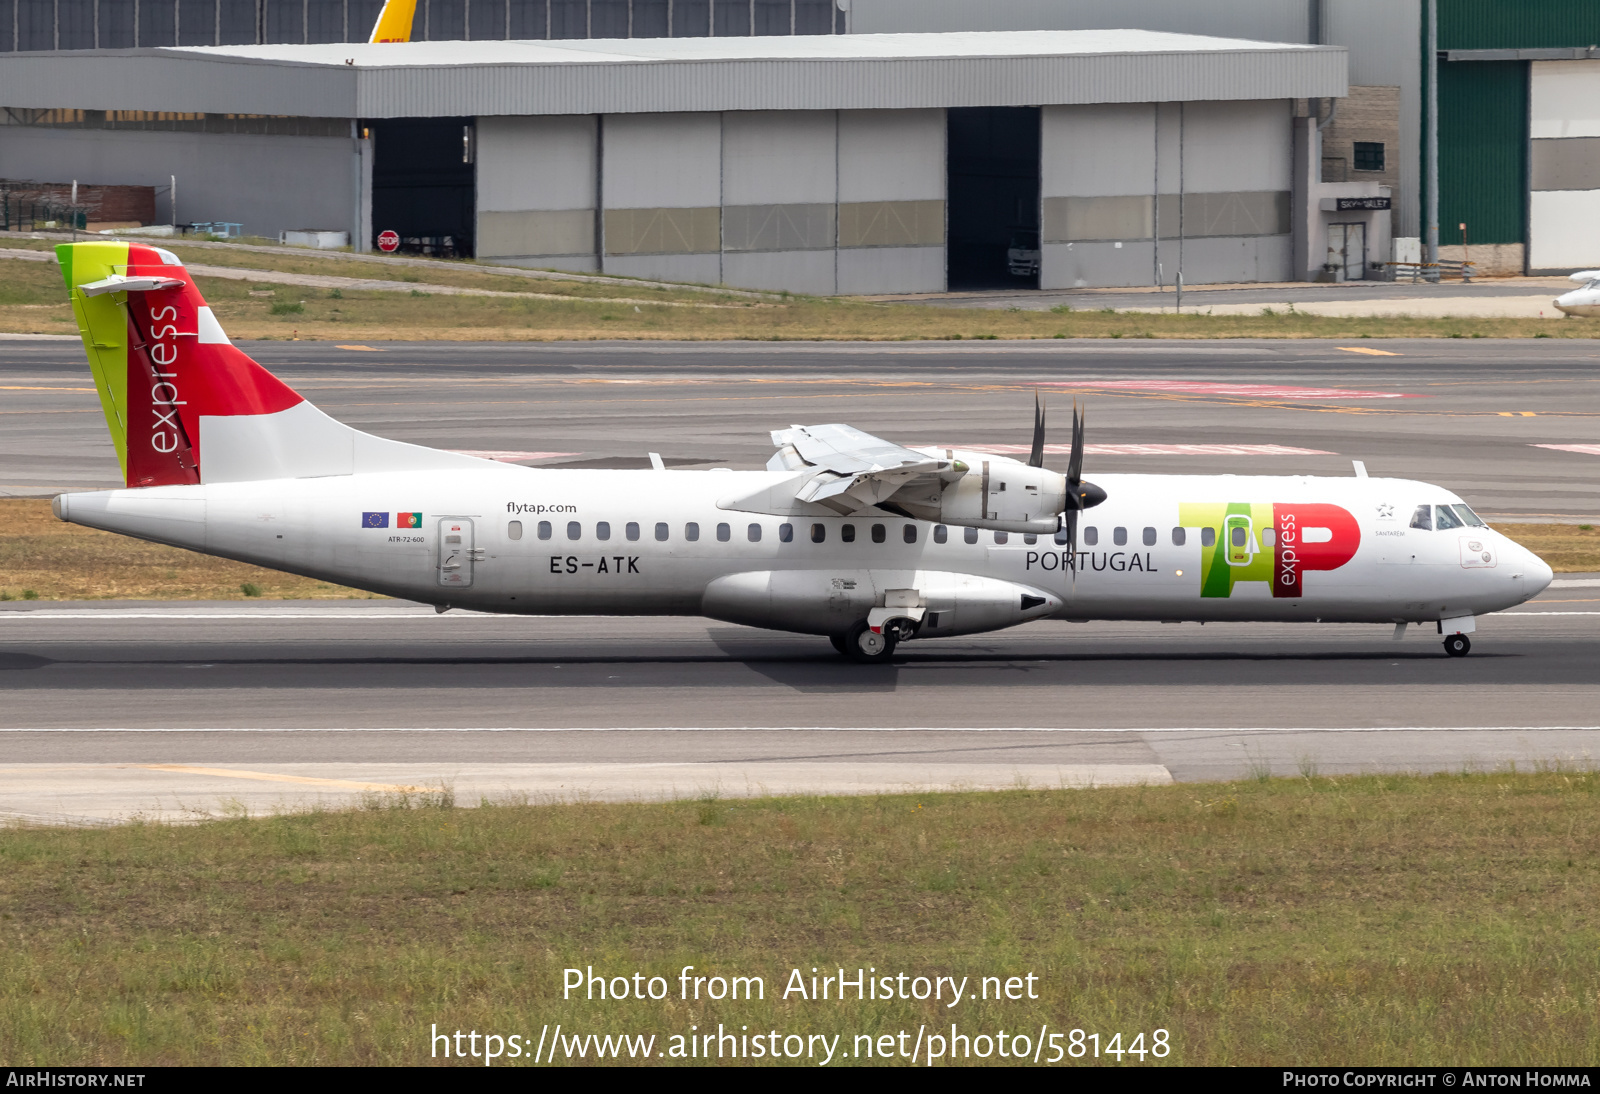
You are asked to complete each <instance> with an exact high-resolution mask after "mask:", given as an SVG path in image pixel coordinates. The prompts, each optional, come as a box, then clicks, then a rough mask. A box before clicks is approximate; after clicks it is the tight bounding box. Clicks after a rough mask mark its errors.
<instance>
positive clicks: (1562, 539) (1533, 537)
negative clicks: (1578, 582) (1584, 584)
mask: <svg viewBox="0 0 1600 1094" xmlns="http://www.w3.org/2000/svg"><path fill="white" fill-rule="evenodd" d="M1495 530H1496V531H1498V532H1502V533H1504V534H1505V535H1508V536H1510V537H1511V538H1512V539H1514V540H1516V541H1517V542H1518V543H1520V544H1522V545H1523V546H1524V547H1526V548H1527V549H1528V550H1530V551H1532V552H1533V553H1534V554H1536V555H1538V556H1539V557H1540V558H1542V559H1544V560H1545V561H1546V562H1548V563H1549V564H1550V568H1551V569H1552V570H1554V571H1555V572H1556V573H1558V574H1561V573H1567V574H1570V573H1594V572H1596V571H1600V532H1597V531H1595V528H1594V525H1592V524H1502V525H1499V526H1498V527H1496V529H1495Z"/></svg>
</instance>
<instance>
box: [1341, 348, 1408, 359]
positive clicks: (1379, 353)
mask: <svg viewBox="0 0 1600 1094" xmlns="http://www.w3.org/2000/svg"><path fill="white" fill-rule="evenodd" d="M1334 349H1337V350H1343V351H1344V352H1345V353H1364V354H1366V355H1367V356H1368V357H1401V356H1404V355H1403V354H1399V353H1395V352H1394V351H1393V350H1387V349H1368V348H1367V347H1366V346H1335V347H1334Z"/></svg>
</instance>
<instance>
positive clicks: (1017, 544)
mask: <svg viewBox="0 0 1600 1094" xmlns="http://www.w3.org/2000/svg"><path fill="white" fill-rule="evenodd" d="M57 252H58V254H59V256H60V262H61V269H62V272H63V276H64V277H65V280H66V283H67V286H68V290H69V293H70V295H71V300H72V307H73V313H74V315H75V317H76V319H77V322H78V327H79V330H80V332H81V333H82V336H83V343H84V347H85V350H86V352H87V354H88V358H89V365H90V370H91V372H92V373H93V375H94V380H95V385H96V388H97V390H98V391H99V394H100V399H101V403H102V406H103V408H104V410H105V416H106V421H107V424H108V425H109V427H110V430H111V435H112V440H113V442H114V444H115V447H116V450H117V456H118V458H119V460H120V461H121V463H122V468H123V472H124V475H125V481H126V488H124V489H119V490H108V491H98V492H88V493H73V494H63V495H61V496H59V497H57V498H56V500H55V503H54V505H55V513H56V515H57V516H58V517H60V518H61V519H63V520H68V521H72V522H75V523H78V524H83V525H87V526H89V527H94V528H102V529H106V530H109V531H112V532H118V533H122V534H124V535H131V536H138V537H140V538H143V539H148V540H154V541H156V542H160V543H167V544H172V545H174V546H178V547H184V548H188V549H190V550H194V551H199V552H202V553H205V554H211V555H218V556H222V557H225V558H232V559H237V560H239V561H243V562H249V563H254V564H257V565H261V566H268V567H272V568H275V569H279V570H284V571H288V572H291V573H296V574H301V575H305V576H308V577H313V578H317V579H320V580H325V581H330V582H335V583H339V584H343V585H349V586H354V587H356V588H360V589H366V590H370V591H372V592H376V593H383V594H386V595H390V596H395V597H401V598H405V599H409V600H415V601H422V602H425V603H431V604H434V605H435V606H436V607H437V608H438V609H439V610H440V611H444V610H447V609H449V608H470V609H473V610H478V611H486V612H504V613H519V614H527V615H550V614H588V615H602V614H605V615H627V616H648V615H702V616H708V617H710V618H714V619H719V620H725V621H729V622H734V623H742V624H748V625H750V626H755V627H767V628H773V629H778V630H786V631H794V632H800V633H806V634H815V635H819V636H826V637H828V638H829V639H830V640H832V642H833V643H834V645H835V646H836V647H837V648H838V649H839V650H840V651H841V652H842V653H844V654H846V655H847V656H849V657H851V658H853V659H856V660H859V661H867V662H871V661H877V660H882V659H884V658H887V657H890V656H892V655H893V654H894V652H895V649H896V646H897V644H898V643H900V642H905V641H911V640H921V639H926V638H938V637H944V636H953V635H963V634H974V633H979V632H984V631H992V630H998V629H1000V628H1004V627H1009V626H1014V625H1016V624H1019V623H1025V622H1029V621H1031V620H1036V619H1049V618H1056V619H1070V620H1161V621H1185V620H1187V621H1198V622H1209V621H1219V620H1233V621H1245V622H1248V621H1259V622H1313V621H1319V622H1343V623H1381V624H1390V625H1395V624H1409V623H1431V624H1435V625H1436V626H1437V627H1438V630H1439V632H1440V633H1441V634H1443V635H1445V647H1446V650H1447V651H1448V652H1449V653H1451V654H1452V655H1457V656H1459V655H1462V654H1465V653H1466V652H1467V651H1468V650H1469V649H1470V639H1469V638H1468V637H1467V636H1468V635H1469V634H1471V633H1473V630H1474V619H1475V617H1476V616H1478V615H1481V614H1484V613H1486V612H1493V611H1498V610H1501V609H1504V608H1508V607H1511V606H1513V605H1515V604H1519V603H1521V602H1523V601H1526V600H1528V599H1529V598H1531V597H1533V596H1535V595H1537V594H1538V593H1539V592H1541V591H1542V590H1543V589H1544V588H1545V587H1546V586H1547V585H1548V584H1549V582H1550V579H1551V572H1550V568H1549V567H1548V566H1546V565H1545V564H1544V563H1543V562H1542V561H1541V560H1540V559H1538V558H1537V557H1536V556H1534V555H1533V554H1532V553H1530V552H1529V551H1527V550H1525V549H1524V548H1522V547H1521V546H1519V545H1518V544H1516V543H1514V542H1512V541H1511V540H1509V539H1507V538H1506V537H1504V536H1502V535H1500V534H1498V533H1497V532H1495V531H1493V530H1492V529H1490V528H1488V527H1486V526H1485V525H1484V523H1483V521H1482V520H1480V519H1479V518H1478V516H1477V514H1476V513H1474V512H1473V511H1472V510H1471V509H1470V508H1469V507H1468V506H1467V505H1466V504H1465V503H1463V502H1462V500H1461V499H1460V498H1459V497H1457V496H1456V495H1454V494H1452V493H1450V492H1449V491H1447V490H1444V489H1441V488H1440V487H1437V486H1431V485H1429V484H1427V483H1421V482H1413V481H1409V480H1404V479H1383V478H1366V477H1363V476H1353V477H1345V478H1319V477H1311V476H1233V475H1126V474H1123V475H1097V476H1096V479H1095V482H1093V483H1090V482H1087V481H1085V480H1084V479H1083V478H1082V470H1083V455H1084V422H1083V418H1082V417H1080V416H1079V415H1078V414H1077V413H1076V412H1074V416H1073V418H1074V421H1073V437H1072V447H1071V455H1070V458H1069V464H1068V469H1067V471H1066V473H1065V474H1062V473H1058V472H1056V471H1052V470H1050V469H1048V468H1045V467H1044V466H1043V462H1044V460H1043V456H1044V447H1045V446H1044V416H1043V411H1042V409H1037V408H1036V414H1035V422H1034V443H1033V448H1032V454H1031V455H1030V457H1029V458H1028V459H1027V460H1026V461H1020V460H1015V459H1009V458H1005V457H1002V456H998V455H993V454H990V453H986V452H983V451H979V450H963V449H957V448H915V449H912V448H905V447H901V446H899V445H897V444H894V443H892V442H890V441H887V440H883V439H880V438H878V437H874V436H872V435H870V434H867V433H863V432H861V431H860V430H857V429H855V428H853V427H851V426H848V425H842V424H827V425H794V426H790V427H789V428H786V429H779V430H776V431H775V432H773V434H772V439H773V442H774V444H775V446H776V449H777V451H776V452H775V454H774V455H773V457H772V459H771V460H770V461H769V462H768V464H767V466H766V467H765V468H764V469H760V470H742V471H669V470H664V469H651V470H638V471H632V470H569V469H561V468H530V467H522V466H517V465H512V464H504V463H495V462H492V461H489V460H483V459H478V458H475V457H472V456H467V455H462V454H459V453H454V452H446V451H440V450H437V449H431V448H425V447H422V446H418V445H412V444H405V443H402V442H399V441H393V440H388V439H385V438H382V437H376V436H372V435H371V434H367V433H363V432H361V431H359V430H356V429H352V428H350V427H349V426H346V425H344V424H342V423H340V422H337V421H335V420H334V419H332V418H330V417H328V416H327V415H326V414H324V413H322V412H321V411H320V410H318V409H317V408H316V407H315V406H313V405H312V404H311V403H309V402H307V401H306V400H305V399H304V398H302V397H301V396H300V395H299V394H298V393H297V392H295V391H294V390H293V389H291V388H290V387H289V386H288V385H286V384H284V383H283V382H282V381H280V380H279V379H278V378H277V377H275V376H273V375H272V374H271V373H270V372H268V371H267V370H266V369H264V368H262V367H261V366H260V365H259V364H257V363H256V362H255V361H253V360H251V359H250V358H249V357H248V356H247V355H246V354H245V353H243V352H242V351H241V350H239V349H238V348H237V347H235V346H234V345H232V343H231V342H230V341H229V340H228V337H227V335H226V334H225V333H224V332H223V330H222V327H221V325H220V323H219V322H218V320H217V318H216V317H215V315H213V313H212V311H211V309H210V308H209V307H207V306H206V303H205V301H204V299H203V298H202V297H201V295H200V292H199V290H198V289H197V288H196V287H195V284H194V281H193V279H192V278H191V277H190V275H189V273H188V271H187V270H186V269H185V268H184V266H183V264H182V263H181V262H180V261H179V260H178V259H177V257H176V256H174V255H172V254H170V253H169V252H167V251H164V250H162V249H160V248H157V247H151V246H146V245H143V244H136V243H135V244H130V243H120V242H105V241H95V242H85V243H76V244H63V245H61V246H60V247H58V248H57ZM1396 633H1397V634H1398V633H1401V629H1400V628H1397V629H1396Z"/></svg>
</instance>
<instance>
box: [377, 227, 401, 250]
mask: <svg viewBox="0 0 1600 1094" xmlns="http://www.w3.org/2000/svg"><path fill="white" fill-rule="evenodd" d="M399 246H400V233H399V232H396V231H393V230H385V231H382V232H379V233H378V249H379V250H380V251H393V250H396V249H398V248H399Z"/></svg>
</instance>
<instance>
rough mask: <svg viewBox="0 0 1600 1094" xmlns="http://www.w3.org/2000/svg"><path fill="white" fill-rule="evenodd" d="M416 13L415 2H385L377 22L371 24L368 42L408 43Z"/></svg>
mask: <svg viewBox="0 0 1600 1094" xmlns="http://www.w3.org/2000/svg"><path fill="white" fill-rule="evenodd" d="M416 13H417V0H386V2H385V3H384V5H383V10H382V11H380V12H379V13H378V21H377V22H376V23H374V24H372V37H371V38H369V39H367V41H368V42H409V41H411V23H412V20H413V19H414V18H415V16H416Z"/></svg>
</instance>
